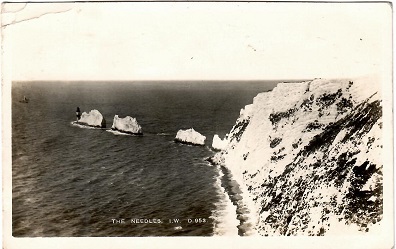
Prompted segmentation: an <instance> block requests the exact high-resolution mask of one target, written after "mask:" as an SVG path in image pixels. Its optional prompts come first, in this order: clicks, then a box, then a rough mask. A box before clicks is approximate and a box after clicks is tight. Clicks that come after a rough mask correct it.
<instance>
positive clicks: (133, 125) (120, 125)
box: [111, 115, 143, 135]
mask: <svg viewBox="0 0 396 249" xmlns="http://www.w3.org/2000/svg"><path fill="white" fill-rule="evenodd" d="M111 129H112V130H114V131H119V132H122V133H127V134H132V135H143V132H142V127H141V126H140V125H139V124H138V122H137V120H136V118H132V117H130V116H126V117H125V118H120V117H118V115H115V116H114V120H113V125H112V126H111Z"/></svg>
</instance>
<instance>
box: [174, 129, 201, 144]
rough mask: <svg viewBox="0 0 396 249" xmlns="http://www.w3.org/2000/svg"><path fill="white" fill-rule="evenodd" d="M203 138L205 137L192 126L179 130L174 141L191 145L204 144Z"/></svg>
mask: <svg viewBox="0 0 396 249" xmlns="http://www.w3.org/2000/svg"><path fill="white" fill-rule="evenodd" d="M205 140H206V137H205V136H203V135H201V134H200V133H199V132H197V131H195V130H194V129H193V128H191V129H187V130H179V131H178V132H177V134H176V137H175V142H179V143H185V144H191V145H205Z"/></svg>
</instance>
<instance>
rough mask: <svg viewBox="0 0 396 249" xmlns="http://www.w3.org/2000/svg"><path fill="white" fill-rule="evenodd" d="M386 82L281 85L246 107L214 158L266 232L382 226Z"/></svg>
mask: <svg viewBox="0 0 396 249" xmlns="http://www.w3.org/2000/svg"><path fill="white" fill-rule="evenodd" d="M379 85H380V84H377V82H370V81H356V80H355V81H351V80H323V79H315V80H313V81H306V82H301V83H280V84H278V85H277V87H275V88H274V89H273V90H272V91H271V92H266V93H261V94H258V95H257V96H256V97H255V98H254V100H253V104H251V105H248V106H246V107H245V108H244V109H242V110H241V113H240V117H239V118H238V120H237V121H236V124H235V125H234V127H233V128H232V130H231V131H230V133H229V134H227V136H226V138H227V145H226V146H224V148H223V149H222V150H221V151H220V152H218V153H217V154H216V155H215V156H214V157H213V158H211V161H212V162H214V163H216V164H219V165H222V166H225V167H226V168H228V169H229V170H230V171H231V172H232V175H233V178H235V179H236V180H237V182H238V183H239V184H240V185H241V188H242V190H243V192H244V196H243V198H244V201H245V202H247V203H249V207H250V209H252V210H251V211H252V213H253V214H254V217H255V229H256V230H257V232H258V233H259V234H261V235H263V236H271V235H328V234H340V235H341V234H345V233H347V234H353V233H357V234H359V233H366V232H371V231H375V229H376V227H377V226H378V224H379V223H380V222H381V220H382V207H383V199H382V191H383V186H382V183H383V181H382V167H383V163H382V160H381V151H382V142H381V138H382V130H381V129H382V106H381V92H380V89H379Z"/></svg>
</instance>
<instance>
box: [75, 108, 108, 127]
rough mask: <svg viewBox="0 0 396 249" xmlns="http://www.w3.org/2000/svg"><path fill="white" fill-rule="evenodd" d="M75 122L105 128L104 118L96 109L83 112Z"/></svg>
mask: <svg viewBox="0 0 396 249" xmlns="http://www.w3.org/2000/svg"><path fill="white" fill-rule="evenodd" d="M77 124H82V125H86V126H91V127H97V128H106V120H105V118H104V117H103V115H102V114H101V113H100V112H99V111H98V110H91V111H90V112H89V113H86V112H83V114H82V115H81V118H80V119H79V120H78V122H77Z"/></svg>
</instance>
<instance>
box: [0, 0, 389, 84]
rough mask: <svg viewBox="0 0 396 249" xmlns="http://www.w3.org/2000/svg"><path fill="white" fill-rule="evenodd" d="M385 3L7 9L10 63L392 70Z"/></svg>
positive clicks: (117, 75)
mask: <svg viewBox="0 0 396 249" xmlns="http://www.w3.org/2000/svg"><path fill="white" fill-rule="evenodd" d="M391 13H392V12H391V7H390V5H389V4H386V3H377V4H369V3H365V4H358V3H352V4H351V3H341V4H335V3H331V4H329V3H328V4H326V3H322V4H319V3H309V4H308V3H264V2H261V3H252V2H251V3H247V2H245V3H244V2H232V3H224V2H223V3H197V2H195V3H187V2H182V3H177V2H168V3H160V2H155V3H148V2H142V3H137V2H134V3H120V2H118V3H67V4H60V3H50V4H48V3H29V4H26V5H25V4H13V5H12V4H8V5H7V4H6V5H5V6H3V15H2V18H3V37H4V39H5V40H4V51H5V57H4V65H6V66H8V67H6V69H5V70H8V71H7V72H8V73H9V75H10V78H11V79H12V80H15V81H21V80H23V81H25V80H27V81H28V80H67V81H72V80H93V81H94V80H125V81H129V80H131V81H133V80H274V79H311V78H349V77H357V76H362V75H366V74H381V73H385V72H389V70H390V67H391V56H392V50H391V48H392V47H391V46H392V33H391V32H392V27H391V25H392V18H391Z"/></svg>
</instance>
